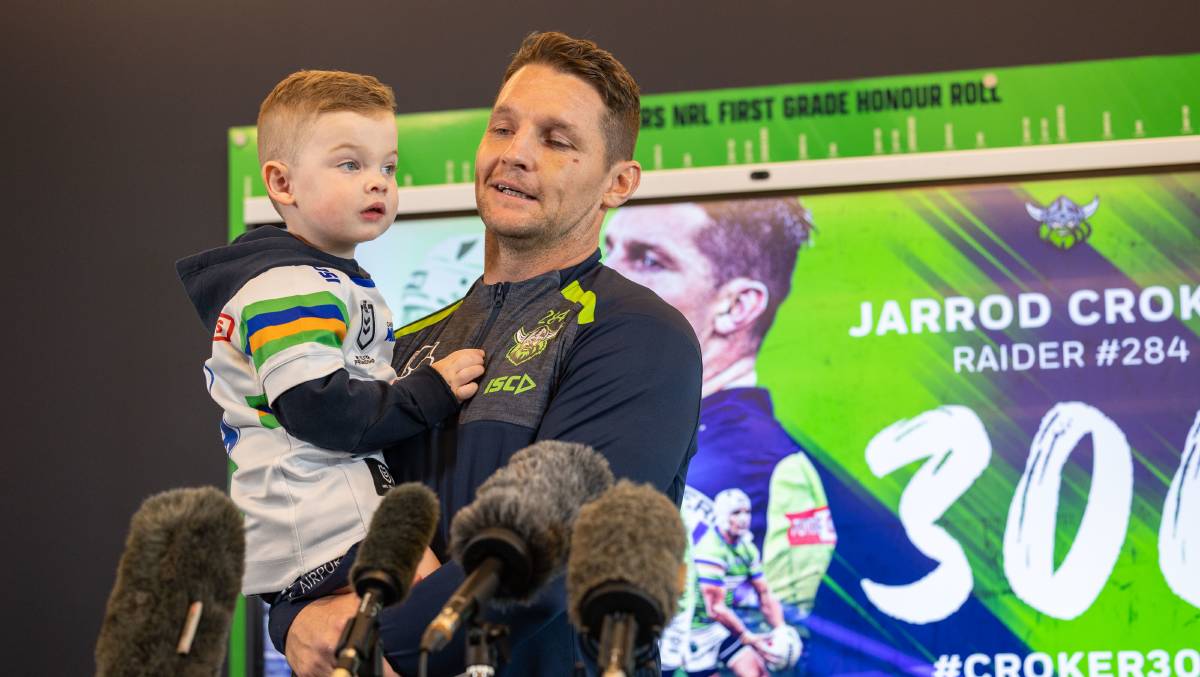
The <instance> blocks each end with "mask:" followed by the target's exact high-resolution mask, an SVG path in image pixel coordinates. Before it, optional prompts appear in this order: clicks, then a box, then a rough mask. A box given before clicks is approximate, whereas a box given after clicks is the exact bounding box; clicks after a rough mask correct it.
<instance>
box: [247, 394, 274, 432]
mask: <svg viewBox="0 0 1200 677" xmlns="http://www.w3.org/2000/svg"><path fill="white" fill-rule="evenodd" d="M246 404H248V405H250V406H251V407H253V408H254V409H256V410H257V411H258V421H259V423H261V424H262V426H263V427H264V428H266V429H268V430H274V429H275V428H278V427H279V420H278V419H276V418H275V414H273V413H271V407H270V406H268V405H267V396H266V394H265V393H264V394H262V395H254V396H251V397H247V398H246Z"/></svg>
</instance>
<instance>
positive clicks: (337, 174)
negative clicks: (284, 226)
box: [288, 111, 397, 258]
mask: <svg viewBox="0 0 1200 677" xmlns="http://www.w3.org/2000/svg"><path fill="white" fill-rule="evenodd" d="M395 171H396V120H395V118H394V117H392V115H390V114H388V113H386V112H379V113H373V114H366V115H364V114H362V113H356V112H353V111H338V112H334V113H323V114H321V115H319V116H318V117H317V119H316V120H315V121H314V122H313V125H312V128H311V129H310V130H309V134H308V136H307V139H306V140H305V141H304V143H303V145H302V146H301V148H300V150H299V152H298V153H297V155H296V161H295V163H294V164H292V166H291V167H290V168H289V172H288V174H289V176H290V184H291V196H292V198H293V200H294V201H293V203H292V205H291V206H292V207H293V208H294V209H293V210H292V214H291V215H290V216H292V217H293V218H289V219H288V229H289V230H291V231H292V232H294V233H295V234H296V235H299V236H300V237H302V238H304V239H305V240H307V241H308V242H309V243H310V244H312V245H313V246H315V247H317V248H318V249H320V250H322V251H324V252H327V253H330V254H333V255H335V256H341V257H344V258H352V257H353V256H354V247H355V245H357V244H358V243H360V242H369V241H370V240H374V239H375V238H377V237H379V236H380V235H382V234H383V233H384V231H386V230H387V229H388V226H390V225H392V221H394V220H395V218H396V201H397V195H396V177H395Z"/></svg>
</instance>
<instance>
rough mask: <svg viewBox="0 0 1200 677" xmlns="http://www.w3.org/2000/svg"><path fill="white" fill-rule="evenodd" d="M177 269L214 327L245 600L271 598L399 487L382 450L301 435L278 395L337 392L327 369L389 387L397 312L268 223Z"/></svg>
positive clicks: (217, 391) (211, 364)
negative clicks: (240, 521) (239, 514)
mask: <svg viewBox="0 0 1200 677" xmlns="http://www.w3.org/2000/svg"><path fill="white" fill-rule="evenodd" d="M179 272H180V276H181V278H182V279H183V281H184V284H185V286H186V287H187V289H188V292H189V296H190V297H191V299H192V301H193V303H194V304H195V305H196V308H197V311H198V312H199V313H200V315H201V318H202V319H203V320H204V321H205V322H206V324H208V326H209V328H210V329H211V330H212V331H213V337H212V356H211V357H210V358H209V359H208V361H207V362H205V365H204V371H205V374H206V377H207V381H208V390H209V393H210V394H211V396H212V398H213V399H214V400H215V401H216V402H217V404H219V405H220V406H221V408H222V409H223V410H224V413H223V416H222V418H221V436H222V439H223V441H224V444H225V449H226V452H227V453H228V454H229V456H230V458H231V459H232V460H233V463H234V465H235V466H236V470H235V471H234V473H233V478H232V481H231V486H230V495H231V496H232V498H233V499H234V501H235V502H236V503H237V505H238V507H239V508H240V509H241V510H242V511H243V512H244V513H245V524H246V573H245V578H244V580H243V592H245V593H246V594H251V593H266V592H276V591H279V590H282V589H283V588H285V587H286V586H288V585H289V584H291V583H292V582H293V581H295V580H296V579H297V577H299V576H300V575H301V574H303V573H305V572H308V571H311V570H313V569H314V568H316V567H318V566H320V565H323V564H325V563H326V562H329V561H330V560H333V559H335V558H337V557H339V556H340V555H342V554H344V553H345V552H346V550H347V549H348V548H349V547H350V546H352V545H353V544H355V543H357V542H358V541H361V540H362V539H363V537H364V536H365V535H366V531H367V526H368V525H369V523H370V519H371V516H372V514H373V513H374V511H375V508H376V507H377V506H378V505H379V501H380V500H381V496H382V495H383V493H385V492H386V491H387V489H388V488H390V487H391V486H392V485H393V484H394V482H393V481H392V478H391V475H390V473H389V472H388V470H387V467H386V465H385V464H384V462H383V456H382V453H381V452H380V451H379V450H378V449H375V450H362V451H360V452H359V453H348V452H347V451H345V450H335V449H331V448H326V447H324V446H320V445H318V444H314V443H313V442H312V439H311V438H309V439H308V440H307V441H306V440H305V439H301V438H300V437H297V436H296V435H295V434H292V433H291V432H289V429H288V426H287V425H286V424H285V422H284V420H283V415H282V410H280V411H277V410H276V409H275V407H277V406H278V404H279V401H280V398H281V396H282V395H283V394H284V393H289V392H291V393H304V392H305V390H306V389H310V390H311V389H313V388H314V387H315V388H317V389H318V390H321V389H322V388H323V390H324V391H328V392H333V391H334V389H333V387H331V385H330V384H331V383H334V384H335V385H336V383H335V382H333V381H330V380H329V377H330V376H331V375H333V374H338V375H339V376H340V377H341V378H342V379H343V381H349V382H354V381H359V382H378V383H379V384H381V385H378V388H386V386H384V385H382V384H386V383H390V382H391V381H392V380H393V379H395V377H396V373H395V371H394V370H393V369H392V367H391V358H392V347H393V346H394V345H395V343H394V341H395V339H394V337H393V335H392V329H393V328H392V316H391V313H390V311H389V310H388V308H387V305H386V304H385V303H384V301H383V298H382V296H380V294H379V292H378V291H377V290H376V288H375V284H374V283H373V282H372V281H371V279H370V277H369V276H368V275H367V274H366V272H365V271H362V270H361V269H360V268H359V267H358V266H357V264H355V263H354V262H353V261H352V260H347V259H341V258H339V257H335V256H331V255H328V254H325V253H323V252H320V251H318V250H315V249H312V248H311V247H309V246H308V245H306V244H304V243H303V242H301V241H300V240H298V239H296V238H294V237H292V236H290V235H288V234H287V233H286V232H284V231H282V230H280V229H277V228H273V227H267V228H262V229H258V230H255V231H252V232H250V233H248V234H246V235H244V236H243V237H241V238H239V239H238V240H237V241H235V243H234V244H232V245H230V246H228V247H221V248H218V249H215V250H212V251H209V252H205V253H203V254H199V255H197V256H195V257H191V258H189V259H185V260H183V261H181V262H180V264H179ZM416 382H417V381H414V384H415V383H416ZM313 384H317V385H316V386H314V385H313ZM341 385H342V390H343V391H345V390H346V388H345V385H346V384H345V383H343V384H341ZM372 385H375V383H372ZM442 389H443V390H448V388H445V386H444V384H443V386H442ZM370 390H371V389H370V388H368V389H367V390H361V389H360V392H369V391H370ZM289 397H292V395H289ZM370 397H371V398H374V399H377V398H376V394H374V393H373V394H371V395H370ZM431 397H435V398H445V397H446V395H445V393H443V392H440V391H437V390H435V391H434V392H433V393H432V394H431ZM319 399H320V398H319V395H318V396H317V400H318V401H319ZM451 399H452V398H451ZM339 404H340V401H339ZM338 409H339V407H338V406H337V405H335V404H334V403H333V402H330V406H327V407H325V410H324V411H321V410H314V411H303V410H293V411H291V412H290V413H289V416H290V418H291V419H294V420H300V419H303V420H304V421H305V423H306V424H308V425H310V426H311V425H312V420H311V419H313V418H316V419H318V420H327V421H328V427H331V428H335V429H336V428H337V427H338V426H339V425H343V424H344V422H342V421H339V419H341V418H343V417H350V418H352V414H351V413H350V412H341V411H339V410H338ZM418 413H419V412H418ZM418 418H420V416H418ZM418 423H420V424H423V423H425V421H424V420H423V419H421V420H420V421H419V422H418ZM417 427H419V426H418V425H414V426H413V428H414V430H415V429H416V428H417ZM360 437H361V436H360ZM352 446H354V444H353V443H350V444H347V447H352Z"/></svg>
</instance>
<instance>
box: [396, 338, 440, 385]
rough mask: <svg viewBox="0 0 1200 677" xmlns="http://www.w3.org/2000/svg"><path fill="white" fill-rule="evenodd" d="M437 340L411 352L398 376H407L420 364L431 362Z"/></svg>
mask: <svg viewBox="0 0 1200 677" xmlns="http://www.w3.org/2000/svg"><path fill="white" fill-rule="evenodd" d="M438 343H441V341H438V342H436V343H434V344H433V345H424V346H421V349H420V350H418V351H417V352H415V353H413V354H412V356H411V357H409V358H408V362H405V363H404V371H403V372H402V373H401V374H400V378H407V377H408V375H409V374H411V373H413V372H414V371H416V370H418V369H420V368H421V365H425V364H433V351H435V350H437V347H438Z"/></svg>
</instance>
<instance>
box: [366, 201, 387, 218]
mask: <svg viewBox="0 0 1200 677" xmlns="http://www.w3.org/2000/svg"><path fill="white" fill-rule="evenodd" d="M360 213H361V214H362V215H363V216H367V217H376V216H383V215H384V213H385V210H384V208H383V203H382V202H376V203H375V204H373V205H371V206H370V207H367V208H366V209H364V210H362V212H360Z"/></svg>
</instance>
